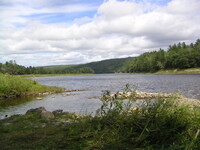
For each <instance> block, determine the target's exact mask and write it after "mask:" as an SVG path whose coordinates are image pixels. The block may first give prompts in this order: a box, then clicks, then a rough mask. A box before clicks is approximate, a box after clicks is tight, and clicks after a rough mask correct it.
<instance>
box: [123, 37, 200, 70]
mask: <svg viewBox="0 0 200 150" xmlns="http://www.w3.org/2000/svg"><path fill="white" fill-rule="evenodd" d="M197 67H200V39H198V40H197V41H196V42H195V43H194V44H193V43H191V44H189V45H186V44H185V43H184V42H183V43H178V44H174V45H170V46H169V48H168V50H167V51H164V50H162V49H160V50H159V51H153V52H147V53H143V54H142V55H140V56H138V57H135V58H134V59H132V60H131V61H129V62H128V63H127V64H126V65H124V66H123V69H122V72H127V73H136V72H156V71H159V70H166V69H187V68H197Z"/></svg>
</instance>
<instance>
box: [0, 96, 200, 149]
mask: <svg viewBox="0 0 200 150" xmlns="http://www.w3.org/2000/svg"><path fill="white" fill-rule="evenodd" d="M180 101H181V99H178V98H177V97H176V96H174V97H171V98H168V99H159V100H154V101H149V100H148V101H143V104H142V105H141V106H140V107H138V109H134V110H133V109H131V107H130V105H127V104H125V103H123V102H122V101H115V100H113V101H104V104H103V106H102V107H101V109H100V110H99V113H98V114H97V115H96V116H94V117H91V116H78V115H75V114H69V113H62V114H56V117H55V119H52V120H45V119H42V118H40V116H39V115H38V114H31V113H30V114H27V115H24V116H15V117H11V118H8V119H5V120H1V121H0V134H1V136H0V146H1V148H2V149H13V148H14V149H16V150H18V149H20V150H23V149H55V150H56V149H77V150H79V149H80V150H81V149H86V150H94V149H96V150H108V149H109V150H124V149H126V150H133V149H144V150H198V149H199V147H200V135H199V132H200V129H199V126H200V117H199V116H200V109H199V106H196V107H194V108H191V107H189V105H191V104H188V105H186V104H182V105H180Z"/></svg>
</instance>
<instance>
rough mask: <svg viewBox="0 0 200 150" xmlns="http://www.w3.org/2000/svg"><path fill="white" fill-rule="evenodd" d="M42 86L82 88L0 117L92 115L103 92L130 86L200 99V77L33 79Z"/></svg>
mask: <svg viewBox="0 0 200 150" xmlns="http://www.w3.org/2000/svg"><path fill="white" fill-rule="evenodd" d="M32 79H33V80H36V81H38V82H39V83H41V84H44V85H48V86H58V87H63V88H66V89H83V90H85V91H82V92H72V93H70V95H69V94H68V93H62V94H54V95H48V96H46V97H44V98H43V100H33V101H28V102H25V103H22V104H19V105H15V106H11V107H8V108H6V109H2V110H0V118H4V117H5V115H8V116H10V115H13V114H24V113H25V112H26V111H27V110H29V109H31V108H37V107H40V106H44V107H45V108H46V109H47V110H49V111H53V110H56V109H63V110H64V111H68V112H76V113H87V114H94V113H95V111H96V110H97V109H98V108H99V107H100V106H101V101H100V100H99V97H100V96H101V95H102V91H103V90H110V91H111V92H117V91H121V90H122V89H123V88H124V86H125V85H126V84H127V83H129V84H130V85H131V86H133V85H134V86H137V89H138V90H139V91H144V92H165V93H171V92H180V93H181V94H183V95H185V96H187V97H190V98H198V99H200V75H152V74H137V75H135V74H99V75H80V76H56V77H38V78H32Z"/></svg>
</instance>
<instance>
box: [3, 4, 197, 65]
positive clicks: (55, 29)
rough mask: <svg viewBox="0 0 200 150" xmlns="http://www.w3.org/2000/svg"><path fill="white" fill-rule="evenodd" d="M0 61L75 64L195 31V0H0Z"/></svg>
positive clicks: (190, 38)
mask: <svg viewBox="0 0 200 150" xmlns="http://www.w3.org/2000/svg"><path fill="white" fill-rule="evenodd" d="M0 11H1V14H0V62H5V61H8V60H16V61H17V62H18V63H19V64H21V65H26V66H29V65H31V66H41V65H59V64H79V63H87V62H91V61H99V60H102V59H110V58H116V57H118V58H122V57H128V56H138V55H140V54H142V53H143V52H148V51H152V50H158V49H159V48H167V47H168V45H170V44H173V43H176V42H181V41H184V42H186V43H189V42H194V41H195V40H196V39H197V38H199V35H200V27H199V24H200V1H199V0H190V1H188V0H95V1H94V0H34V1H33V0H1V1H0Z"/></svg>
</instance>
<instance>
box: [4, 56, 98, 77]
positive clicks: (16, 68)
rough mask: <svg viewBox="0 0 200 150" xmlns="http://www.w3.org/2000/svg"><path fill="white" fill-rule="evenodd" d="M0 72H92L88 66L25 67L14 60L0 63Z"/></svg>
mask: <svg viewBox="0 0 200 150" xmlns="http://www.w3.org/2000/svg"><path fill="white" fill-rule="evenodd" d="M0 73H3V74H10V75H24V74H79V73H94V70H92V69H91V68H89V67H82V68H78V69H73V68H63V69H52V68H46V67H32V66H29V67H25V66H22V65H18V64H17V63H16V61H15V60H10V61H7V62H6V63H5V64H3V63H0Z"/></svg>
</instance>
